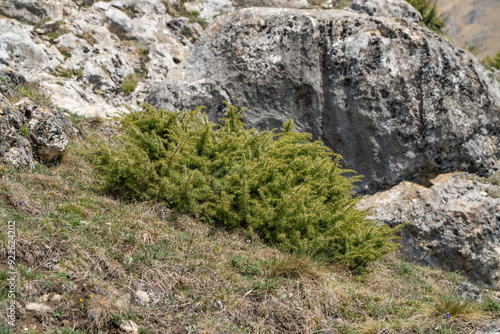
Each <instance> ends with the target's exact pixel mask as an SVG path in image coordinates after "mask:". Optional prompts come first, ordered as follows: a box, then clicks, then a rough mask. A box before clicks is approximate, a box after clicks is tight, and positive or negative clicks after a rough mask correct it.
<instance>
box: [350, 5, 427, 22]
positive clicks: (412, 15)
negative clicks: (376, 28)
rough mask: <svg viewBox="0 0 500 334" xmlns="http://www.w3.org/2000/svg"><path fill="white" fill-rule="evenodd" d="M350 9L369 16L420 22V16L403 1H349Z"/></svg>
mask: <svg viewBox="0 0 500 334" xmlns="http://www.w3.org/2000/svg"><path fill="white" fill-rule="evenodd" d="M351 8H352V9H354V10H355V11H358V12H362V13H366V14H368V15H370V16H384V17H390V18H393V19H402V20H409V21H413V22H417V23H418V22H421V21H422V14H420V12H419V11H418V10H416V9H415V8H413V6H412V5H410V4H409V3H408V2H406V1H405V0H351Z"/></svg>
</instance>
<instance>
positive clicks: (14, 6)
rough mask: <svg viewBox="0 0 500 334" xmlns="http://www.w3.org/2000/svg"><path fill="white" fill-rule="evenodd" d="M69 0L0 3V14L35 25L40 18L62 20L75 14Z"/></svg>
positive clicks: (73, 5) (28, 0)
mask: <svg viewBox="0 0 500 334" xmlns="http://www.w3.org/2000/svg"><path fill="white" fill-rule="evenodd" d="M77 8H78V7H77V5H76V4H75V2H73V1H71V0H57V1H54V0H7V1H2V2H0V14H3V15H5V16H8V17H12V18H14V19H16V20H20V21H22V22H26V23H30V24H36V23H37V22H39V21H40V20H41V19H42V18H45V17H50V18H52V19H53V20H62V19H64V18H65V17H68V16H72V15H75V14H76V13H77Z"/></svg>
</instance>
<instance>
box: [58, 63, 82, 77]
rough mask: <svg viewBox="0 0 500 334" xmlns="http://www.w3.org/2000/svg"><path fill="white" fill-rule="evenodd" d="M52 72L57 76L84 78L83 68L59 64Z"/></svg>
mask: <svg viewBox="0 0 500 334" xmlns="http://www.w3.org/2000/svg"><path fill="white" fill-rule="evenodd" d="M50 74H52V75H53V76H55V77H62V78H68V79H71V78H73V77H76V78H77V79H81V78H83V69H82V68H74V69H71V68H63V67H61V66H57V67H56V69H55V70H54V71H51V72H50Z"/></svg>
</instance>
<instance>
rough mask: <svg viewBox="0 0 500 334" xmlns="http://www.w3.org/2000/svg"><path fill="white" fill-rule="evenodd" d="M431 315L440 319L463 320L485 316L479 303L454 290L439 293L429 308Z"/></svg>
mask: <svg viewBox="0 0 500 334" xmlns="http://www.w3.org/2000/svg"><path fill="white" fill-rule="evenodd" d="M431 315H432V316H435V317H439V318H442V319H446V318H449V319H465V320H470V319H476V320H477V319H482V318H484V316H485V315H484V312H483V311H482V309H481V304H480V303H478V302H477V301H475V300H472V299H469V298H464V297H461V296H459V295H458V294H456V293H454V292H445V293H439V294H438V295H437V297H436V300H435V301H434V305H433V308H432V309H431Z"/></svg>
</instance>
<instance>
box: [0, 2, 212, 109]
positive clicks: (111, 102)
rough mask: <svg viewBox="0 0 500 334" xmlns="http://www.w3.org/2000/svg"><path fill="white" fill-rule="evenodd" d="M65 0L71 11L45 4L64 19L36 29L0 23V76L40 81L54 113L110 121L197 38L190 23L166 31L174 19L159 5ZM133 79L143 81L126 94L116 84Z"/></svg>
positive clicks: (175, 64) (133, 102)
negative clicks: (6, 70) (15, 74)
mask: <svg viewBox="0 0 500 334" xmlns="http://www.w3.org/2000/svg"><path fill="white" fill-rule="evenodd" d="M68 1H69V2H71V6H70V7H71V10H67V7H64V6H65V5H64V4H65V3H66V0H54V1H51V3H55V4H59V5H60V8H62V12H63V14H62V16H61V15H55V16H50V17H51V18H52V20H50V21H48V22H45V23H43V24H41V25H40V26H39V27H38V28H37V29H34V28H32V27H30V26H28V25H26V24H20V23H18V22H15V21H13V20H10V19H0V70H1V69H2V68H3V67H5V66H10V67H13V68H16V69H19V71H20V72H21V73H22V74H23V75H24V76H26V77H27V78H28V79H29V80H30V81H40V82H41V85H42V86H43V88H44V89H45V90H46V91H48V93H49V94H50V95H51V96H52V98H53V100H54V101H57V105H58V106H59V107H61V108H62V109H67V110H71V111H72V112H78V113H79V114H84V115H89V116H95V115H99V116H106V115H115V114H117V113H118V112H120V111H121V110H124V109H125V108H123V105H124V104H126V105H129V106H130V107H132V108H135V107H137V103H138V102H140V101H142V100H143V99H144V96H145V92H146V91H147V90H149V87H150V86H151V85H152V84H153V83H157V82H159V81H161V80H163V79H164V77H165V76H166V74H167V73H168V72H173V71H174V70H175V69H176V68H177V67H179V64H180V63H181V62H182V61H183V60H184V59H185V57H186V56H187V54H188V52H189V50H190V48H191V45H192V44H191V43H192V41H194V40H195V39H196V38H198V36H199V35H200V34H201V32H202V27H201V26H200V25H199V24H197V23H191V22H189V20H188V19H186V21H187V22H185V23H184V24H183V25H182V28H181V29H180V30H179V29H172V28H171V27H170V26H169V24H168V23H169V22H170V21H171V20H173V19H172V17H170V16H169V15H168V14H166V9H165V6H164V4H163V3H162V2H161V1H159V0H140V1H132V0H114V1H110V2H103V1H99V2H96V3H93V2H92V1H86V2H82V1H80V2H79V5H80V6H81V5H84V4H87V5H90V4H92V6H91V7H90V8H86V7H78V6H77V5H76V4H75V3H73V1H70V0H68ZM43 2H45V0H43V1H40V2H36V3H35V4H33V6H35V7H37V6H39V5H40V4H41V3H43ZM16 3H17V2H16ZM27 3H30V1H24V2H23V4H19V6H21V7H22V6H25V5H26V6H27ZM70 7H68V8H70ZM23 13H24V12H23ZM40 15H41V14H40ZM43 17H44V18H45V17H47V16H46V15H45V16H43ZM180 19H181V18H176V19H175V20H180ZM23 20H24V21H26V20H27V19H26V18H23ZM61 20H63V21H61ZM28 21H29V20H28ZM32 21H33V22H35V23H36V22H38V21H39V20H38V19H37V20H34V19H33V20H32ZM29 22H31V21H29ZM108 28H109V29H108ZM33 29H34V30H33ZM186 34H187V35H189V36H190V37H189V38H186V36H184V35H186ZM133 73H140V75H138V76H137V78H142V82H137V88H136V90H135V91H134V92H132V93H131V94H130V95H126V94H124V93H122V92H121V91H120V86H121V85H122V83H123V82H124V81H125V78H126V77H127V75H129V74H133ZM1 86H2V85H1V84H0V89H1Z"/></svg>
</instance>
